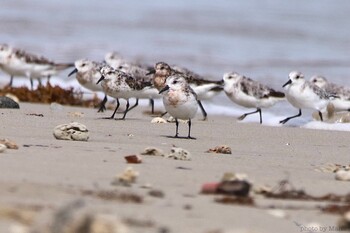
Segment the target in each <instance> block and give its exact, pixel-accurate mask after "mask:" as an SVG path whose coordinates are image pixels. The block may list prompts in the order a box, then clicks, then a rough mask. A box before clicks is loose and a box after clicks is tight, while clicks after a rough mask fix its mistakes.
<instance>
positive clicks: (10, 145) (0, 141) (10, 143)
mask: <svg viewBox="0 0 350 233" xmlns="http://www.w3.org/2000/svg"><path fill="white" fill-rule="evenodd" d="M0 144H4V145H5V146H6V147H7V148H8V149H15V150H17V149H18V146H17V144H16V143H15V142H13V141H10V140H9V139H7V138H5V139H0Z"/></svg>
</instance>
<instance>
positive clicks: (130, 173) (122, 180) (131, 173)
mask: <svg viewBox="0 0 350 233" xmlns="http://www.w3.org/2000/svg"><path fill="white" fill-rule="evenodd" d="M138 176H139V173H138V172H137V171H135V170H134V169H133V168H132V167H127V168H126V169H125V170H124V172H123V173H122V174H120V175H117V176H116V178H115V179H114V180H113V181H112V185H119V184H121V185H125V186H130V185H131V184H132V183H135V182H136V179H137V177H138Z"/></svg>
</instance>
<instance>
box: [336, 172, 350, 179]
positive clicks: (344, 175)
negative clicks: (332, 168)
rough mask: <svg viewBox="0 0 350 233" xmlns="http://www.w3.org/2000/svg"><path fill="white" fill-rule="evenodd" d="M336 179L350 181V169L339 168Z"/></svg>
mask: <svg viewBox="0 0 350 233" xmlns="http://www.w3.org/2000/svg"><path fill="white" fill-rule="evenodd" d="M335 179H336V180H342V181H350V171H346V170H339V171H337V172H336V173H335Z"/></svg>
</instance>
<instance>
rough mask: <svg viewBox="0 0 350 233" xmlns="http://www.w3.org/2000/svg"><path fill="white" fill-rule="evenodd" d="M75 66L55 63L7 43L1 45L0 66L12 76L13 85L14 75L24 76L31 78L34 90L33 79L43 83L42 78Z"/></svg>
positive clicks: (10, 84)
mask: <svg viewBox="0 0 350 233" xmlns="http://www.w3.org/2000/svg"><path fill="white" fill-rule="evenodd" d="M73 66H74V64H72V63H62V64H59V63H55V62H53V61H50V60H48V59H47V58H45V57H42V56H37V55H34V54H31V53H28V52H25V51H24V50H20V49H16V48H12V47H10V46H9V45H7V44H2V45H0V68H1V69H2V70H3V71H5V72H6V73H8V74H9V75H10V76H11V80H10V83H9V86H12V82H13V77H14V76H22V77H27V78H29V79H30V84H31V89H32V90H33V79H37V80H38V82H39V85H41V82H40V79H41V78H43V77H47V78H48V79H50V77H51V76H53V75H57V74H58V73H59V72H61V71H63V70H65V69H67V68H69V67H73Z"/></svg>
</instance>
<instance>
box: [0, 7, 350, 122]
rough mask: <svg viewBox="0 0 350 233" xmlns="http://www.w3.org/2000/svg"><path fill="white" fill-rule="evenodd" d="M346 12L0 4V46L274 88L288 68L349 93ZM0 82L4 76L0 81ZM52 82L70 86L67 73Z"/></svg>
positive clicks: (66, 59)
mask: <svg viewBox="0 0 350 233" xmlns="http://www.w3.org/2000/svg"><path fill="white" fill-rule="evenodd" d="M349 12H350V1H347V0H309V1H277V0H265V1H261V0H241V1H230V0H216V1H211V0H210V1H209V0H194V1H187V0H178V1H169V0H152V1H136V0H129V1H107V0H87V1H71V0H50V1H48V0H31V1H26V0H1V8H0V31H1V33H0V43H8V44H10V45H12V46H14V47H18V48H22V49H24V50H27V51H29V52H31V53H35V54H40V55H43V56H45V57H47V58H49V59H52V60H54V61H56V62H72V61H75V60H77V59H80V58H90V59H93V60H97V61H99V60H103V58H104V55H105V54H106V53H107V52H110V51H117V52H120V53H121V54H122V55H123V56H125V58H127V59H130V60H133V59H138V60H141V61H143V62H146V63H149V64H154V63H155V62H157V61H165V62H168V63H170V64H178V65H182V66H185V67H188V68H190V69H192V70H193V71H195V72H197V73H199V74H203V75H210V76H211V77H212V78H213V79H217V80H219V79H221V78H222V75H223V73H224V72H228V71H237V72H239V73H242V74H245V75H246V76H249V77H251V78H253V79H255V80H258V81H260V82H263V83H265V84H268V85H270V86H271V87H273V88H275V89H278V90H282V87H281V86H282V85H283V84H284V83H285V82H286V81H287V79H288V74H289V72H290V71H292V70H300V71H302V72H303V73H305V75H306V77H307V79H308V78H310V77H311V75H314V74H321V75H324V76H325V77H327V78H328V79H329V80H331V81H333V82H336V83H341V84H344V85H348V86H350V79H349V77H350V75H349V74H350V66H349V64H350V30H348V24H349V22H350V14H349ZM68 72H69V71H67V73H68ZM0 80H1V83H4V82H5V83H7V82H8V81H9V77H8V76H7V75H6V74H4V73H0ZM16 80H17V81H16V82H15V85H22V84H23V83H25V84H26V85H28V86H29V81H28V80H25V79H19V78H17V79H16ZM54 80H56V83H61V84H62V85H77V86H78V84H77V83H75V80H74V81H72V80H71V79H70V78H67V77H66V73H63V75H62V77H58V78H56V79H54ZM220 98H222V99H221V100H220V99H219V100H218V101H217V102H218V103H220V104H221V105H225V106H227V107H229V108H231V107H234V108H235V109H240V108H236V105H234V104H233V103H231V102H230V101H229V100H228V99H227V98H226V96H224V95H223V96H221V97H220ZM284 105H285V104H284ZM208 108H210V109H212V108H211V107H210V106H209V107H208ZM288 108H289V106H288ZM290 109H293V108H292V107H290ZM210 111H212V112H213V111H214V112H215V111H216V112H217V113H219V112H220V111H219V110H215V109H214V110H213V109H212V110H209V112H210ZM238 111H239V112H241V111H240V110H238ZM243 111H246V110H243ZM273 111H276V110H273ZM277 111H279V110H278V109H277ZM289 111H292V112H291V113H292V114H295V113H297V110H296V109H293V110H289ZM231 113H232V112H231ZM284 115H290V113H289V112H288V113H285V114H284ZM252 118H254V117H253V116H252ZM256 118H258V117H256ZM256 120H257V119H255V121H256Z"/></svg>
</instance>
